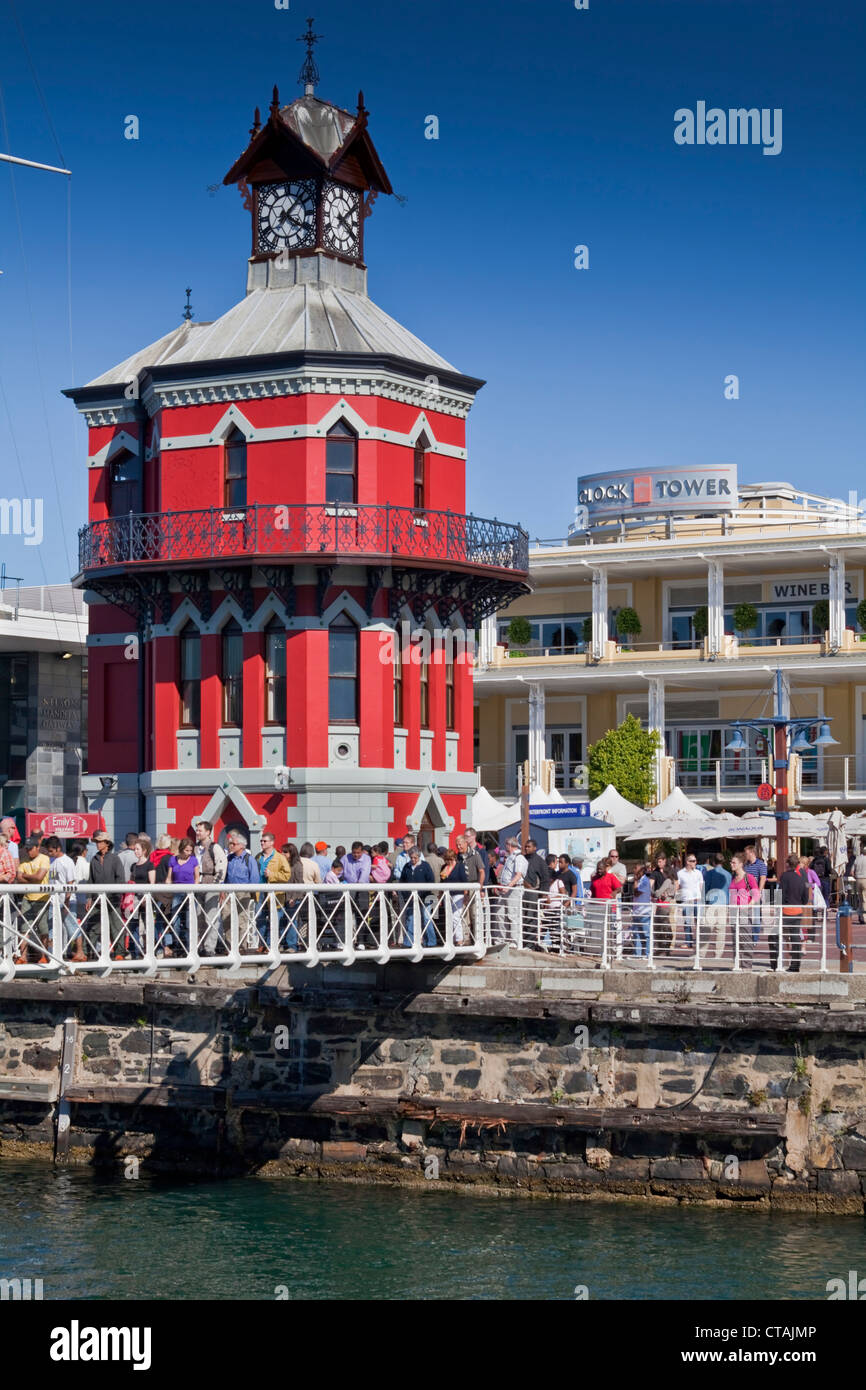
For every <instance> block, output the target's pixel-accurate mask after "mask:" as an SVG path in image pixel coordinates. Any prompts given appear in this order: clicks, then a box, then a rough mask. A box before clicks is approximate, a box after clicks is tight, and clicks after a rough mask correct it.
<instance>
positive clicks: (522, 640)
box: [508, 618, 532, 647]
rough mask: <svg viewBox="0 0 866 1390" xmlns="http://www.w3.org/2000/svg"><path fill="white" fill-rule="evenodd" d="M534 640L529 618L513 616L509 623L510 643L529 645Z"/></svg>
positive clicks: (522, 645)
mask: <svg viewBox="0 0 866 1390" xmlns="http://www.w3.org/2000/svg"><path fill="white" fill-rule="evenodd" d="M531 641H532V628H531V627H530V626H529V619H528V618H512V619H511V622H510V623H509V624H508V644H509V646H511V647H528V646H529V643H530V642H531Z"/></svg>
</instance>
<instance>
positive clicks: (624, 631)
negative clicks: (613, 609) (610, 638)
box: [616, 608, 643, 647]
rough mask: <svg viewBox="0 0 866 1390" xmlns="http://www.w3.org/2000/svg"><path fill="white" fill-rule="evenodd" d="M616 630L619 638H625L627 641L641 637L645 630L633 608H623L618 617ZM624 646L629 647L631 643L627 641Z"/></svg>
mask: <svg viewBox="0 0 866 1390" xmlns="http://www.w3.org/2000/svg"><path fill="white" fill-rule="evenodd" d="M616 630H617V633H618V635H619V636H621V637H625V638H626V639H628V638H629V637H640V635H641V632H642V631H643V628H642V627H641V621H640V618H639V617H638V615H637V613H636V612H635V610H634V609H633V608H621V609H620V610H619V612H618V613H617V615H616ZM622 645H623V646H624V647H628V645H629V643H628V641H627V640H626V641H625V642H623V644H622Z"/></svg>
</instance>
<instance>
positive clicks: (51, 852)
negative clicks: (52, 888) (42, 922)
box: [42, 835, 81, 950]
mask: <svg viewBox="0 0 866 1390" xmlns="http://www.w3.org/2000/svg"><path fill="white" fill-rule="evenodd" d="M42 848H43V849H44V850H45V852H46V854H47V855H48V858H49V860H50V864H49V868H48V882H49V883H51V884H53V885H56V886H58V887H63V888H67V889H68V890H69V891H67V892H65V893H64V894H63V896H62V897H61V899H60V916H61V918H62V920H63V937H64V947H65V949H66V950H68V948H69V947H70V946H71V944H72V942H73V941H74V940H75V938H76V937H77V936H78V934H79V932H80V930H81V928H80V927H79V925H78V919H77V918H76V917H75V915H74V913H73V912H72V909H71V907H70V902H71V897H72V891H73V890H74V888H75V865H74V864H73V862H72V860H71V859H70V858H69V855H68V854H67V853H66V851H65V850H64V848H63V845H62V844H61V842H60V840H59V839H58V838H57V836H56V835H49V836H48V837H47V838H46V839H44V840H43V841H42Z"/></svg>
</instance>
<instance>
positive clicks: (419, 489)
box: [413, 434, 430, 511]
mask: <svg viewBox="0 0 866 1390" xmlns="http://www.w3.org/2000/svg"><path fill="white" fill-rule="evenodd" d="M429 447H430V445H429V444H428V442H427V436H426V435H423V434H422V435H420V436H419V437H418V440H417V441H416V444H415V464H414V486H413V506H414V507H415V509H416V511H420V510H421V509H423V508H424V507H426V505H427V450H428V449H429Z"/></svg>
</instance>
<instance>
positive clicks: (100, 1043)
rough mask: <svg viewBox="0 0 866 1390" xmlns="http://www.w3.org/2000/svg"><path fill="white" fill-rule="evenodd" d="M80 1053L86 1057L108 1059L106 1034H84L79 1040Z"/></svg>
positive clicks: (108, 1051) (108, 1050)
mask: <svg viewBox="0 0 866 1390" xmlns="http://www.w3.org/2000/svg"><path fill="white" fill-rule="evenodd" d="M81 1053H82V1056H84V1055H85V1054H86V1055H87V1056H88V1057H109V1056H110V1055H111V1048H110V1047H109V1044H108V1034H107V1033H85V1034H84V1036H83V1037H82V1039H81Z"/></svg>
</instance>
